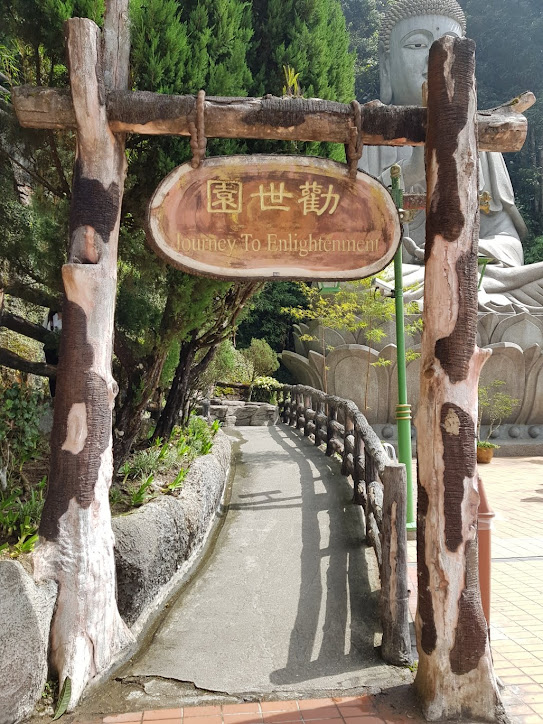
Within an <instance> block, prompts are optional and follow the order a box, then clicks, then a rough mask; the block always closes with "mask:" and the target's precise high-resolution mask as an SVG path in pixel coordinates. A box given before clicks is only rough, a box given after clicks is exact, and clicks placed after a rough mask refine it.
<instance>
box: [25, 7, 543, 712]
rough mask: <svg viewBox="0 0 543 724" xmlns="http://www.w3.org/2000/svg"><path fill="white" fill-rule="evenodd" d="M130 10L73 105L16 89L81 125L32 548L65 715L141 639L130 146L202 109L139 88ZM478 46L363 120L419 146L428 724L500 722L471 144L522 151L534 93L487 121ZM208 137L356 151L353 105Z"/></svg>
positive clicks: (83, 60) (47, 116)
mask: <svg viewBox="0 0 543 724" xmlns="http://www.w3.org/2000/svg"><path fill="white" fill-rule="evenodd" d="M127 16H128V0H108V1H107V2H106V15H105V23H104V28H103V31H102V32H101V31H100V30H99V28H98V27H97V26H96V25H95V24H94V23H93V22H92V21H90V20H86V19H80V18H74V19H71V20H68V21H67V23H66V37H67V51H68V60H69V69H70V86H71V87H70V91H61V90H56V89H50V88H29V87H21V88H15V89H14V90H13V94H12V98H13V104H14V106H15V110H16V113H17V116H18V119H19V121H20V123H21V124H22V125H23V126H28V127H33V128H49V129H75V130H76V132H77V151H76V160H75V168H74V177H73V178H74V180H73V193H72V207H71V219H70V244H69V254H68V263H67V264H65V265H64V267H63V270H62V275H63V281H64V288H65V304H64V308H63V335H62V345H61V358H60V364H59V368H58V376H57V397H56V400H57V403H56V405H55V418H54V427H53V434H52V458H51V460H52V462H51V475H50V482H49V492H48V496H47V502H46V505H45V509H44V513H43V519H42V524H41V527H40V544H39V546H38V548H37V550H36V552H35V556H34V563H35V575H36V577H37V578H53V579H55V580H56V581H57V582H58V584H59V593H58V602H57V609H56V613H55V617H54V621H53V628H52V636H51V654H52V663H53V665H54V667H55V668H56V669H57V670H58V673H59V677H60V680H61V681H63V680H64V679H65V678H66V677H67V676H69V677H70V679H71V681H72V695H71V701H70V707H72V708H73V706H75V704H76V703H77V701H78V699H79V697H80V695H81V693H82V691H83V689H84V687H85V685H86V684H87V682H88V681H89V680H90V679H91V678H92V677H93V676H94V675H95V674H97V673H99V672H100V671H102V670H104V669H105V668H107V666H108V665H109V664H110V663H111V661H112V659H113V658H114V657H115V655H116V654H117V653H118V652H119V651H120V650H122V649H123V647H125V646H126V645H127V644H128V643H129V641H130V639H131V634H130V632H129V631H128V629H127V628H126V627H125V625H124V623H123V622H122V620H121V618H120V616H119V614H118V611H117V606H116V601H115V570H114V561H113V535H112V531H111V521H110V512H109V503H108V491H109V486H110V484H111V476H112V439H111V421H112V408H113V401H114V398H115V395H116V391H117V386H116V383H115V381H114V379H113V377H112V372H111V359H112V340H113V317H114V306H115V291H116V264H117V242H118V232H119V223H120V209H121V202H122V195H123V185H124V177H125V172H126V161H125V154H124V143H125V134H126V133H127V132H131V133H144V134H149V135H158V134H174V135H185V136H188V135H190V133H191V125H192V124H193V123H194V120H195V113H196V98H195V97H193V96H164V95H158V94H153V93H146V92H145V93H144V92H131V91H129V90H128V57H129V33H128V17H127ZM474 54H475V50H474V43H473V42H472V41H470V40H466V39H458V38H450V37H445V38H442V39H440V40H439V41H437V42H436V43H435V44H434V46H433V47H432V50H431V53H430V65H429V88H428V108H427V109H426V108H418V107H391V106H384V105H382V104H381V103H379V102H372V103H369V104H366V105H365V106H363V107H362V129H363V130H362V140H363V142H364V144H371V145H391V146H399V145H413V146H415V145H424V144H425V143H426V174H427V188H428V192H427V194H428V196H427V214H428V216H427V241H426V283H425V303H424V327H425V329H424V335H423V345H422V364H421V401H420V407H419V413H418V418H417V428H418V440H419V458H418V459H419V485H418V581H419V600H418V612H417V620H416V631H417V646H418V650H419V656H420V664H419V668H418V672H417V678H416V684H417V687H418V690H419V692H420V694H421V698H422V702H423V708H424V711H425V714H426V715H427V717H428V718H430V719H438V718H444V717H450V718H453V717H454V718H462V717H467V718H470V719H471V718H477V717H482V718H486V719H488V718H494V719H495V718H496V717H497V716H498V713H499V710H500V706H501V705H500V700H499V694H498V690H497V687H496V681H495V677H494V673H493V669H492V661H491V655H490V648H489V642H488V636H487V630H486V624H485V622H484V616H483V612H482V607H481V602H480V596H479V590H478V579H477V542H476V540H477V532H476V518H477V506H478V502H479V495H478V488H477V479H476V465H475V420H476V407H477V383H478V376H479V372H480V369H481V367H482V365H483V363H484V361H485V353H483V352H481V351H480V350H478V348H477V346H476V341H475V335H476V312H477V240H478V213H479V204H478V184H477V174H478V163H477V153H478V148H479V149H480V150H486V151H515V150H518V149H520V148H521V147H522V145H523V143H524V140H525V137H526V130H527V124H526V119H525V118H524V117H523V116H522V115H520V113H521V112H522V111H523V110H524V109H525V108H527V107H529V105H531V102H533V100H532V98H533V97H532V96H531V94H527V95H526V96H525V97H523V98H521V99H515V101H513V102H511V103H510V104H507V105H505V106H503V107H500V108H498V109H494V110H493V111H486V112H480V113H477V105H476V90H475V80H474ZM204 115H205V127H206V134H207V135H208V136H209V137H213V136H215V137H230V138H267V139H277V140H299V141H332V142H335V143H343V144H346V145H347V146H349V145H350V146H351V148H352V144H353V137H354V136H355V134H356V132H357V123H356V118H355V113H354V110H353V108H352V107H351V106H348V105H343V104H340V103H331V102H328V101H320V100H304V99H289V100H288V102H285V101H283V100H282V99H278V98H262V99H257V98H246V99H239V98H233V99H229V98H208V99H207V100H206V101H205V106H204Z"/></svg>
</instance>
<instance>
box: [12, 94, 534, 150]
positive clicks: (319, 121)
mask: <svg viewBox="0 0 543 724" xmlns="http://www.w3.org/2000/svg"><path fill="white" fill-rule="evenodd" d="M12 101H13V105H14V107H15V111H16V113H17V118H18V120H19V123H20V124H21V125H22V126H26V127H28V128H50V129H69V128H72V129H75V127H76V123H75V114H74V109H73V105H72V99H71V95H70V91H69V89H63V90H59V89H56V88H37V87H34V86H19V87H16V88H13V91H12ZM534 102H535V97H534V95H533V93H529V92H528V93H523V94H522V95H521V96H518V97H517V98H515V99H513V100H512V101H509V103H506V104H504V105H503V106H500V107H498V108H493V109H491V110H488V111H479V112H478V125H479V148H480V150H481V151H501V152H506V151H518V150H520V149H521V148H522V146H523V144H524V141H525V139H526V133H527V121H526V118H525V117H524V116H523V115H522V113H523V112H524V110H526V109H527V108H529V107H530V106H531V105H532V104H533V103H534ZM195 103H196V101H195V97H194V96H174V95H162V94H159V93H150V92H147V91H110V92H109V93H108V96H107V114H108V120H109V124H110V127H111V130H112V131H113V132H115V133H141V134H146V135H178V136H188V135H190V130H189V123H190V122H191V121H192V120H193V119H194V114H195ZM353 119H354V116H353V110H352V108H351V106H350V105H346V104H343V103H335V102H332V101H323V100H318V99H304V98H289V99H285V100H283V99H282V98H274V97H265V98H219V97H212V96H209V97H207V98H206V106H205V133H206V136H207V137H209V138H262V139H271V140H291V141H331V142H333V143H348V142H349V138H350V132H351V128H352V127H353V123H354V120H353ZM363 128H364V144H365V145H369V146H422V145H423V144H424V141H425V138H426V109H425V108H421V107H418V106H386V105H383V104H382V103H381V102H379V101H371V102H370V103H366V104H365V105H364V106H363Z"/></svg>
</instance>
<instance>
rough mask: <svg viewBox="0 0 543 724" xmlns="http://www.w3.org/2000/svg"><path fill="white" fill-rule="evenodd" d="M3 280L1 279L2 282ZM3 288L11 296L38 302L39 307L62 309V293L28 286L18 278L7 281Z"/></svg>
mask: <svg viewBox="0 0 543 724" xmlns="http://www.w3.org/2000/svg"><path fill="white" fill-rule="evenodd" d="M1 282H2V280H1V279H0V284H1ZM3 290H4V292H5V293H6V294H9V295H10V296H11V297H16V298H17V299H24V301H25V302H29V303H30V304H37V305H38V306H39V307H45V308H46V309H60V308H61V306H62V295H61V294H52V293H50V292H46V291H44V290H43V289H37V288H36V287H30V286H27V285H26V284H23V282H21V281H20V280H18V279H15V280H8V281H5V282H4V284H3Z"/></svg>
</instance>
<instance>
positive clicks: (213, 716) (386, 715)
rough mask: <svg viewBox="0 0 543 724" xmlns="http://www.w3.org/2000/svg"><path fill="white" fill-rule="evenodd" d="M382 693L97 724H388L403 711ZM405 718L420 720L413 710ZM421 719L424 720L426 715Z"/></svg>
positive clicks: (188, 710) (123, 717)
mask: <svg viewBox="0 0 543 724" xmlns="http://www.w3.org/2000/svg"><path fill="white" fill-rule="evenodd" d="M378 698H379V697H374V696H359V697H352V696H348V697H333V698H326V699H301V700H291V701H263V702H248V703H242V704H223V705H222V706H193V707H185V708H184V709H163V710H160V709H158V710H152V711H144V712H139V713H135V714H134V713H133V714H118V715H117V716H107V717H105V718H104V719H103V720H102V719H96V720H95V721H96V723H97V724H101V723H102V722H103V724H127V723H128V722H130V724H132V723H134V724H135V723H136V722H137V723H138V724H143V722H147V721H149V722H151V721H152V722H153V724H158V723H160V724H174V722H175V724H276V722H280V723H281V724H282V723H283V722H285V723H286V722H300V723H303V722H312V724H319V723H320V724H324V722H337V724H384V723H385V722H397V721H400V719H398V715H399V712H398V711H396V712H391V711H390V706H389V705H387V706H384V707H380V704H379V701H378ZM405 721H410V722H416V721H417V719H416V718H414V717H413V715H412V714H411V715H410V716H409V718H408V719H405ZM418 721H423V720H422V718H420V719H418Z"/></svg>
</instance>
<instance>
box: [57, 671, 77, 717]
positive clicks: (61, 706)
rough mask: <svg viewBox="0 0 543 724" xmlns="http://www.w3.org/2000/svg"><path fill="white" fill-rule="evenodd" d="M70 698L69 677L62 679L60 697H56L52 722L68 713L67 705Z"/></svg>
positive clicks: (70, 684)
mask: <svg viewBox="0 0 543 724" xmlns="http://www.w3.org/2000/svg"><path fill="white" fill-rule="evenodd" d="M71 697H72V680H71V679H70V677H69V676H67V677H66V678H65V679H64V682H63V683H62V689H61V691H60V696H59V697H58V702H57V708H56V709H55V714H54V716H53V721H56V720H57V719H60V717H61V716H62V715H63V714H65V713H66V712H67V711H68V705H69V703H70V699H71Z"/></svg>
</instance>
